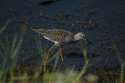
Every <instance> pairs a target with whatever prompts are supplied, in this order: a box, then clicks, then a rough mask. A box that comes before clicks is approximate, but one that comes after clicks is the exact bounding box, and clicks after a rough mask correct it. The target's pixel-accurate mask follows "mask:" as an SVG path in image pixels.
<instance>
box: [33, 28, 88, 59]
mask: <svg viewBox="0 0 125 83" xmlns="http://www.w3.org/2000/svg"><path fill="white" fill-rule="evenodd" d="M33 31H35V32H37V33H39V34H40V35H42V36H43V37H44V38H45V39H47V40H50V41H52V42H54V43H55V44H54V45H53V46H52V47H51V48H50V49H49V51H48V53H50V51H51V50H52V48H53V47H55V46H59V45H60V43H62V42H69V41H77V40H81V39H84V40H87V39H86V37H85V34H84V33H83V32H78V33H76V34H73V33H71V32H70V31H66V30H63V29H42V28H38V29H33ZM87 41H88V40H87ZM60 52H62V51H61V50H60ZM47 57H48V55H47ZM47 59H48V58H47ZM61 60H62V61H63V56H62V55H61Z"/></svg>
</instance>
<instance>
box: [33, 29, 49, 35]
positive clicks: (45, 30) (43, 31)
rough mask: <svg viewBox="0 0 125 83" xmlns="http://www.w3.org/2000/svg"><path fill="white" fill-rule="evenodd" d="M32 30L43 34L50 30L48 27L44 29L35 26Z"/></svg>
mask: <svg viewBox="0 0 125 83" xmlns="http://www.w3.org/2000/svg"><path fill="white" fill-rule="evenodd" d="M32 30H33V31H35V32H36V33H39V34H42V35H44V34H46V33H47V32H48V30H47V29H42V28H38V29H34V28H33V29H32Z"/></svg>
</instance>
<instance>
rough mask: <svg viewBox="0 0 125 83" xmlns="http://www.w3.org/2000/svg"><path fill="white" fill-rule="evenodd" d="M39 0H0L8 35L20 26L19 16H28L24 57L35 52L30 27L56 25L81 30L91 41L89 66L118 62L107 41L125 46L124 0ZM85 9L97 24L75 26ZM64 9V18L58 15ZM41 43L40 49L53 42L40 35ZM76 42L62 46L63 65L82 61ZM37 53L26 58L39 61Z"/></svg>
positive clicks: (1, 19) (82, 18) (76, 63)
mask: <svg viewBox="0 0 125 83" xmlns="http://www.w3.org/2000/svg"><path fill="white" fill-rule="evenodd" d="M39 2H41V0H37V1H36V0H13V1H8V0H0V15H1V16H0V24H3V23H4V22H5V21H6V20H7V19H10V21H11V22H10V24H9V25H8V28H7V32H8V34H10V35H11V34H14V33H15V32H17V28H20V22H21V20H22V19H23V18H24V17H28V18H29V23H30V24H29V28H28V31H27V35H26V37H25V41H24V44H23V48H22V51H21V53H22V54H21V55H24V56H25V54H23V52H28V53H29V55H27V56H26V57H31V56H33V55H34V50H33V49H34V48H35V47H36V46H35V36H37V34H36V33H34V32H33V31H32V30H31V29H32V27H34V26H43V27H47V28H54V27H56V28H60V29H65V30H68V31H71V32H73V33H77V32H79V31H83V32H85V34H86V35H87V37H88V38H89V39H90V40H91V41H92V42H94V45H90V46H87V49H88V56H90V57H92V58H91V59H92V60H91V64H92V65H91V66H94V67H98V66H102V65H105V64H108V65H109V66H113V67H114V66H117V64H118V62H117V57H116V55H115V54H114V53H113V52H114V49H112V45H111V44H112V43H110V42H112V40H115V41H118V42H119V43H118V44H119V46H120V47H119V48H121V49H124V48H125V44H124V41H125V39H124V38H125V28H124V27H125V23H124V22H125V11H124V10H125V5H124V4H125V1H124V0H103V1H102V0H61V1H58V2H55V3H52V4H51V5H48V6H41V5H38V3H39ZM88 11H90V12H92V14H91V15H90V17H89V18H90V19H92V20H93V21H94V22H96V23H97V25H98V26H94V27H88V28H85V27H81V28H80V27H78V26H76V23H77V22H78V21H84V20H85V19H86V13H87V12H88ZM63 13H70V14H71V17H70V16H69V17H67V18H66V19H64V18H62V17H61V16H60V15H62V14H63ZM40 15H45V16H48V18H47V19H45V21H42V19H41V18H40ZM73 25H74V26H73ZM110 39H111V40H110ZM41 44H42V46H43V49H45V48H46V47H47V48H49V47H50V46H51V45H53V43H52V42H49V41H48V40H45V39H43V38H42V39H41ZM79 46H80V45H79V43H78V44H77V43H76V44H73V45H71V47H70V46H69V47H70V48H68V47H67V48H68V50H69V49H70V51H71V52H68V51H67V50H65V49H66V48H64V53H65V54H64V55H65V56H64V57H65V60H64V65H65V66H74V65H75V66H76V68H78V69H81V67H82V65H84V59H83V58H82V52H80V51H79V50H78V47H79ZM75 48H76V49H77V50H76V51H75V52H72V49H75ZM66 52H67V53H66ZM73 53H74V54H73ZM123 55H124V53H123ZM93 56H94V57H93ZM20 57H22V56H20ZM38 57H39V56H38ZM38 57H36V59H34V60H33V61H29V62H28V61H27V63H29V64H34V63H37V62H39V61H40V58H38ZM95 60H96V61H97V62H95ZM19 62H22V60H19Z"/></svg>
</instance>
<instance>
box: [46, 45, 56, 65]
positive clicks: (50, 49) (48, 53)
mask: <svg viewBox="0 0 125 83" xmlns="http://www.w3.org/2000/svg"><path fill="white" fill-rule="evenodd" d="M54 47H55V45H53V46H52V47H51V48H49V49H48V52H47V55H46V63H47V62H48V58H49V56H50V54H51V51H52V49H53V48H54Z"/></svg>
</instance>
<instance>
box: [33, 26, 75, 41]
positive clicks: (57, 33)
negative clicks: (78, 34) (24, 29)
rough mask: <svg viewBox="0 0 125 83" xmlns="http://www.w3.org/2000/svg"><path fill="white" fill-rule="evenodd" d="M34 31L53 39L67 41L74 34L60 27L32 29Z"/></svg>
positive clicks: (71, 38)
mask: <svg viewBox="0 0 125 83" xmlns="http://www.w3.org/2000/svg"><path fill="white" fill-rule="evenodd" d="M33 30H34V31H35V32H37V33H39V34H41V35H43V36H45V37H47V38H49V39H50V40H53V41H58V42H67V41H71V40H73V38H74V36H73V34H72V33H71V32H69V31H66V30H62V29H41V28H39V29H33Z"/></svg>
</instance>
